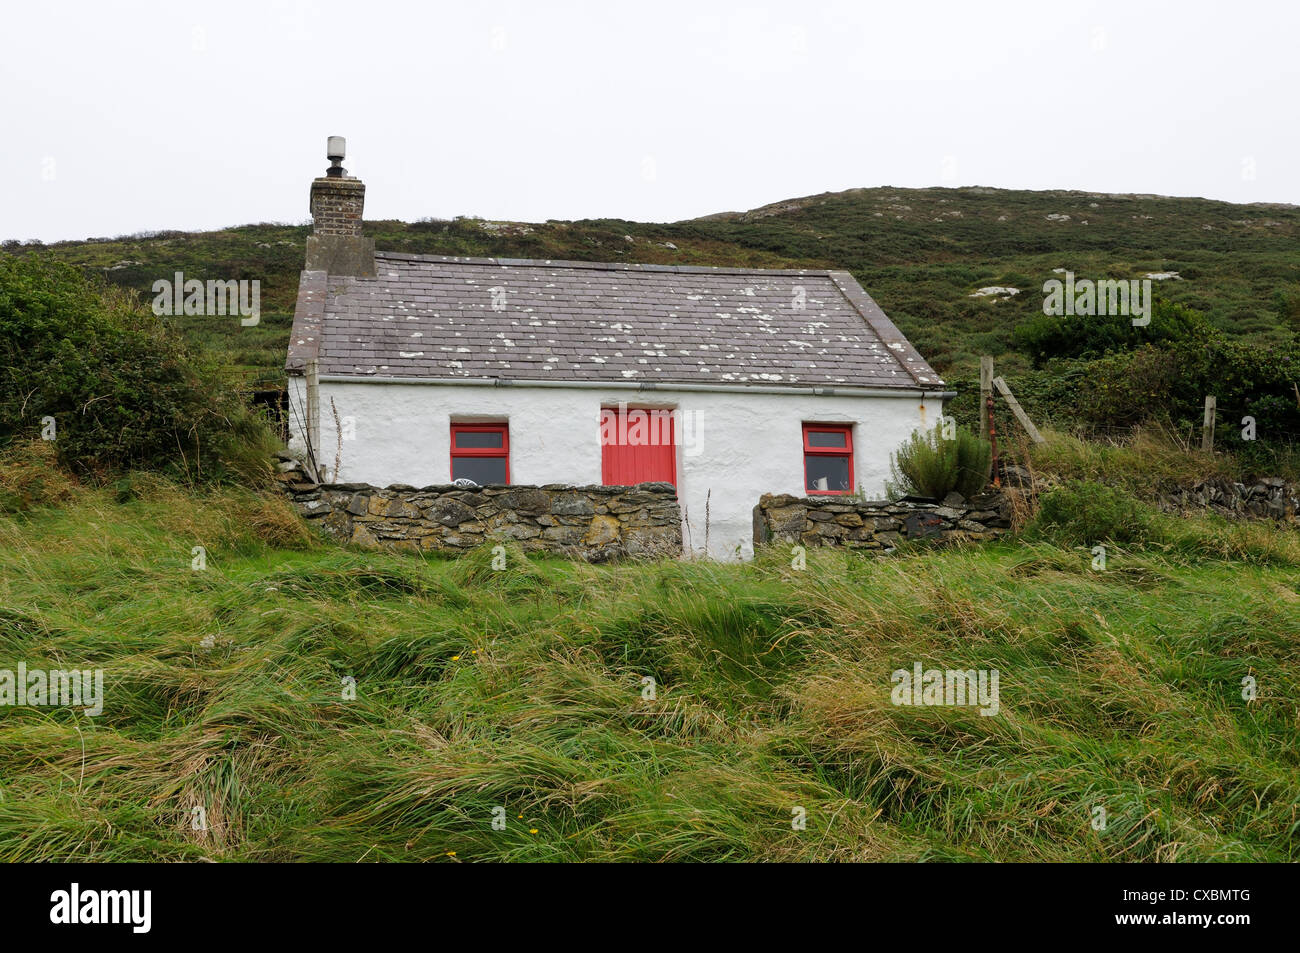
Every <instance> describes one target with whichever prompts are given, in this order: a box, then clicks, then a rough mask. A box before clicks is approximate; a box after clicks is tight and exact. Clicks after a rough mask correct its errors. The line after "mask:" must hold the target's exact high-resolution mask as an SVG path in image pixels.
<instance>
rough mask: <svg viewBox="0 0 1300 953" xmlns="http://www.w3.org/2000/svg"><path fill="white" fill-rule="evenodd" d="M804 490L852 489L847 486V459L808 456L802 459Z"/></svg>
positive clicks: (815, 455)
mask: <svg viewBox="0 0 1300 953" xmlns="http://www.w3.org/2000/svg"><path fill="white" fill-rule="evenodd" d="M803 469H804V489H805V490H823V491H825V490H839V491H846V490H851V489H853V488H852V487H851V486H849V458H848V457H824V456H821V455H820V454H809V455H807V456H805V457H804V458H803Z"/></svg>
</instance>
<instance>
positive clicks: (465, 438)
mask: <svg viewBox="0 0 1300 953" xmlns="http://www.w3.org/2000/svg"><path fill="white" fill-rule="evenodd" d="M504 436H505V435H504V434H503V433H502V432H501V431H500V430H486V431H479V430H458V431H456V446H458V447H464V448H465V449H470V448H474V447H497V448H498V449H499V448H500V447H501V446H502V442H501V440H502V437H504Z"/></svg>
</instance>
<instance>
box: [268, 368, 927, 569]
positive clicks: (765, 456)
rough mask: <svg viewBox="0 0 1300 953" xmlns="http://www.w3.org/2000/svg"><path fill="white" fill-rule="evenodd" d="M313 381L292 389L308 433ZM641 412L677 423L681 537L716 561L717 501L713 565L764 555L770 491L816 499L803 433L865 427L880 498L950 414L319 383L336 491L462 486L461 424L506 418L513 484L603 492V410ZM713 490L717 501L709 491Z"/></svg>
mask: <svg viewBox="0 0 1300 953" xmlns="http://www.w3.org/2000/svg"><path fill="white" fill-rule="evenodd" d="M303 399H304V395H303V382H302V379H301V378H290V403H291V410H292V412H293V413H294V415H295V420H294V422H293V428H294V433H295V436H294V439H293V440H292V442H291V446H294V447H299V448H300V447H301V446H302V441H301V439H300V437H299V436H298V435H297V431H298V426H299V425H298V421H297V419H296V417H297V414H298V408H299V407H300V406H302V402H303ZM331 400H332V401H333V407H334V408H335V409H337V412H338V416H339V418H340V420H341V421H342V423H343V430H344V432H345V435H346V434H348V433H351V432H353V431H354V432H355V435H354V436H350V437H349V439H345V440H343V441H342V444H341V446H342V453H341V455H340V458H339V459H340V464H341V466H340V471H339V473H338V474H337V475H335V474H333V472H332V470H333V467H334V460H335V455H336V453H337V452H338V448H339V446H340V444H339V443H338V442H337V441H336V428H335V423H334V413H333V410H332V409H331ZM620 401H624V402H627V404H628V405H629V406H631V407H673V408H675V409H676V411H677V443H678V449H677V489H678V498H679V499H680V500H681V503H682V507H683V510H684V513H685V516H686V522H687V523H688V524H689V525H688V526H684V527H683V538H684V539H686V540H687V541H688V544H689V545H690V547H691V548H692V549H693V550H694V551H695V552H697V553H702V552H703V551H704V536H705V531H704V530H705V525H704V524H705V502H706V499H707V500H708V510H709V534H708V535H709V547H708V550H709V555H711V556H713V557H715V558H720V559H728V558H735V557H736V555H737V553H739V555H741V556H749V555H751V554H752V543H753V508H754V505H755V504H756V503H757V502H758V498H759V497H760V496H762V495H763V494H764V493H790V494H793V495H796V496H803V495H804V487H803V432H802V427H801V424H803V423H804V422H805V421H809V422H820V423H842V424H853V425H854V427H853V442H854V461H853V463H854V478H855V480H856V482H857V484H858V486H859V487H860V488H861V489H862V491H863V493H865V494H866V496H867V498H868V499H878V498H880V497H882V496H883V494H884V482H885V479H886V478H887V477H888V476H889V455H890V452H891V451H893V450H894V449H896V448H897V447H898V445H899V444H901V443H902V442H903V441H904V440H905V439H907V437H908V436H909V435H910V434H911V433H912V431H913V430H915V429H916V428H917V427H922V426H933V425H934V423H935V421H936V420H937V415H938V414H939V413H941V406H940V403H939V401H938V400H937V399H932V400H930V401H929V402H928V404H926V403H924V402H923V401H922V399H921V398H920V397H916V396H909V397H847V396H826V397H819V396H814V395H811V394H810V395H807V396H804V395H787V394H759V393H744V394H734V395H733V394H724V393H704V392H694V391H672V390H667V389H660V390H655V391H654V392H653V393H652V394H629V392H628V391H620V390H617V389H613V388H611V389H610V390H608V391H605V390H601V389H584V388H558V387H525V386H521V385H513V386H510V387H482V386H464V387H456V386H447V385H429V384H388V383H336V382H332V381H323V382H322V383H321V385H320V416H321V420H320V435H321V449H320V454H319V455H320V460H319V462H320V463H321V464H323V465H325V466H326V467H329V468H330V470H331V473H330V479H331V481H333V482H354V483H372V484H375V485H377V486H386V485H388V484H390V483H409V484H411V485H413V486H428V485H430V484H435V483H447V482H449V481H450V480H451V464H450V453H451V447H450V443H451V424H452V423H453V422H472V421H474V420H505V421H508V423H509V425H510V480H511V482H512V483H519V484H537V485H540V484H545V483H566V484H573V485H582V484H593V483H594V484H599V483H600V482H601V480H600V410H601V407H602V406H605V407H608V406H616V405H617V404H618V403H619V402H620ZM710 491H711V492H710Z"/></svg>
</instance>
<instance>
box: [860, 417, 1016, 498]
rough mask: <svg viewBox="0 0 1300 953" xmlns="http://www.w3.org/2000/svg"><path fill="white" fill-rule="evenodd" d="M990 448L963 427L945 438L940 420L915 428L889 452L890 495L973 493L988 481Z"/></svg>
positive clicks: (990, 459) (969, 494)
mask: <svg viewBox="0 0 1300 953" xmlns="http://www.w3.org/2000/svg"><path fill="white" fill-rule="evenodd" d="M992 462H993V448H992V447H991V446H990V445H989V442H988V441H987V440H984V439H982V438H980V437H977V436H976V435H975V434H973V433H971V432H970V431H969V430H967V429H966V428H964V427H958V428H956V430H955V432H954V435H953V436H952V437H951V438H947V439H945V438H944V435H943V425H942V423H939V424H936V425H935V426H934V427H933V428H932V429H930V430H917V431H915V432H913V434H912V436H911V437H909V438H908V439H907V441H906V442H905V443H904V444H903V445H902V446H901V447H899V448H898V449H897V450H895V451H894V453H893V454H892V455H891V456H890V461H889V470H890V474H891V475H892V477H893V479H891V480H889V481H887V482H886V484H885V489H886V491H887V492H888V493H889V495H890V497H891V498H893V499H897V498H898V497H900V496H905V495H910V496H924V497H930V498H932V499H937V500H941V499H943V498H944V497H945V496H947V495H948V494H949V493H951V492H953V491H954V490H956V491H957V492H958V493H960V494H961V495H962V496H965V497H970V496H974V495H975V494H976V493H978V492H979V491H980V490H982V489H984V487H986V486H987V485H988V482H989V468H990V466H991V465H992Z"/></svg>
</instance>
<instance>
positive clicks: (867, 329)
mask: <svg viewBox="0 0 1300 953" xmlns="http://www.w3.org/2000/svg"><path fill="white" fill-rule="evenodd" d="M375 270H376V276H375V277H374V278H353V277H343V276H337V275H327V274H326V273H325V272H322V271H305V272H303V274H302V280H301V283H300V285H299V296H298V307H297V312H296V313H295V315H294V323H293V331H292V335H291V338H290V345H289V357H288V361H287V363H286V367H287V369H288V370H289V371H290V372H301V371H302V369H303V368H304V367H305V366H306V362H307V361H308V360H309V359H311V358H312V357H317V358H318V359H319V372H320V374H321V375H322V376H356V377H358V378H365V377H383V378H411V379H412V380H418V379H443V380H447V379H457V378H467V379H468V378H475V379H484V378H497V379H508V380H514V381H520V382H526V381H536V380H547V381H557V382H560V381H590V382H620V383H626V382H642V383H651V382H653V383H665V384H671V383H691V384H708V385H712V386H736V387H745V386H753V385H760V384H776V385H795V386H807V387H813V386H836V385H839V386H842V387H871V388H901V389H908V390H917V389H920V390H925V391H930V390H936V389H939V388H941V387H942V386H943V381H942V380H941V379H940V377H939V376H938V375H937V374H936V373H935V372H934V371H933V370H931V368H930V366H929V365H928V364H926V362H925V360H924V359H923V358H922V357H921V355H920V354H918V353H917V352H916V350H915V349H914V348H913V347H912V346H911V345H910V344H909V343H908V342H907V340H906V339H905V338H904V337H903V335H902V334H901V333H900V332H899V331H898V329H897V328H896V327H895V326H894V324H893V323H892V322H891V321H890V320H889V318H887V317H886V316H885V314H884V312H883V311H881V310H880V308H879V306H878V305H877V304H876V303H875V302H874V301H873V300H871V297H870V296H869V295H868V294H867V293H866V292H865V291H863V290H862V288H861V287H860V286H859V285H858V283H857V282H856V281H854V280H853V278H852V277H851V276H850V275H849V274H848V272H844V271H778V270H762V269H733V268H698V267H686V266H675V265H624V264H603V263H596V262H574V261H537V260H526V259H506V258H490V259H489V258H447V257H439V256H432V255H406V254H398V253H394V252H378V253H376V255H375Z"/></svg>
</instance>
